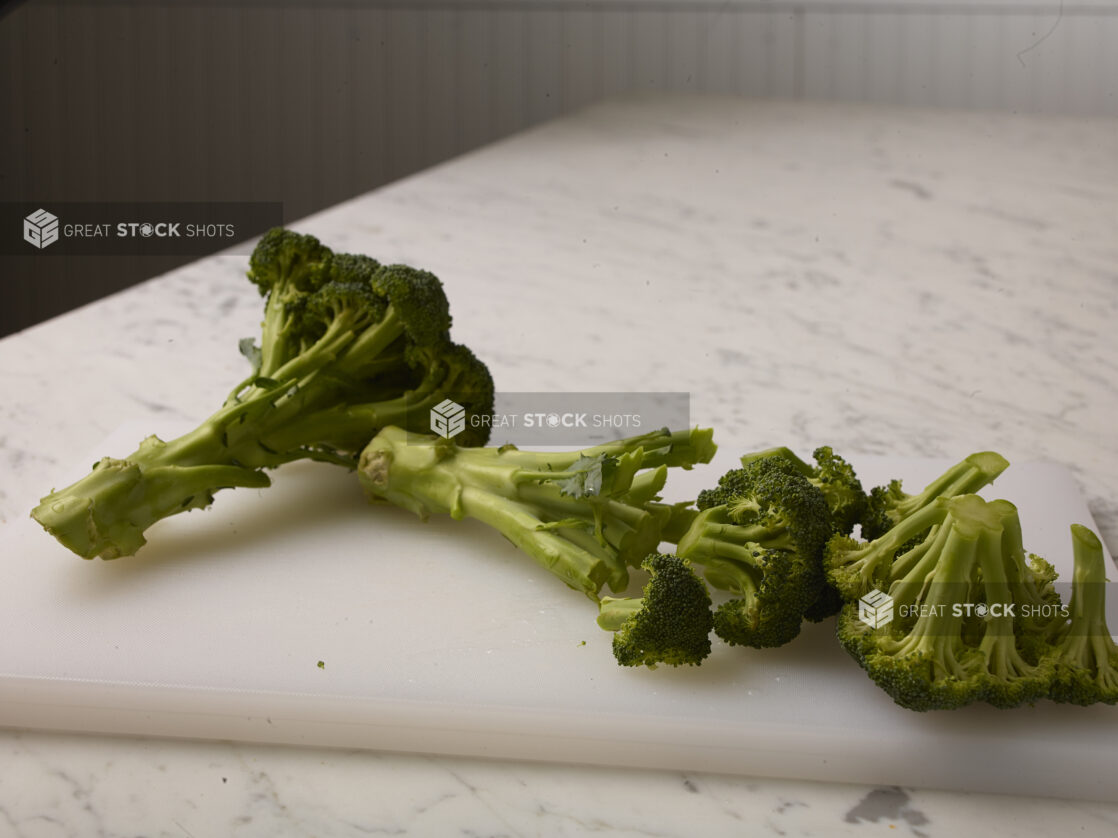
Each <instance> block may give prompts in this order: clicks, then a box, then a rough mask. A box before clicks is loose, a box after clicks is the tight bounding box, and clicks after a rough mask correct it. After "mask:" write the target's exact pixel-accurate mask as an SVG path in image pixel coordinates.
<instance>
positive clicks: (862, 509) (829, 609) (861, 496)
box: [741, 446, 868, 623]
mask: <svg viewBox="0 0 1118 838" xmlns="http://www.w3.org/2000/svg"><path fill="white" fill-rule="evenodd" d="M812 456H813V457H814V458H815V465H814V466H811V465H808V464H807V463H805V462H804V461H803V460H801V459H800V458H799V457H797V456H796V455H795V454H794V453H793V452H792V451H791V449H789V448H786V447H784V446H781V447H779V448H769V449H767V450H765V451H758V452H757V453H755V454H746V455H745V456H744V457H742V458H741V461H742V464H743V465H748V464H749V463H751V462H754V461H756V460H760V459H764V458H766V457H779V458H782V459H783V460H786V461H787V462H788V463H789V464H790V465H791V466H793V467H794V468H795V469H796V471H798V472H799V473H800V474H802V475H803V476H804V477H806V478H807V479H808V482H809V483H811V484H812V485H813V486H816V487H818V488H819V490H820V491H821V492H823V497H824V498H825V499H826V501H827V508H828V509H829V510H830V513H831V526H832V527H833V528H834V531H835V532H837V533H840V534H842V535H849V534H850V533H851V532H852V531H853V530H854V525H855V524H858V523H860V522H861V520H862V519H863V518H864V517H865V514H866V509H867V504H868V497H867V496H866V493H865V490H863V489H862V481H860V480H859V479H858V475H857V474H855V473H854V468H853V467H852V466H851V465H850V464H849V463H847V462H846V460H844V459H843V458H842V457H840V456H838V455H837V454H835V452H834V451H833V450H832V449H831V448H830V447H829V446H821V447H819V448H816V449H815V451H814V452H812ZM842 603H843V600H842V596H841V594H839V592H838V591H837V590H836V589H835V587H834V586H833V585H832V584H831V583H830V582H829V581H824V583H823V586H822V587H821V588H820V590H819V595H818V596H817V597H816V598H815V601H814V602H813V603H812V604H811V605H810V606H809V607H808V609H807V610H806V611H805V612H804V619H806V620H810V621H811V622H813V623H818V622H820V621H822V620H825V619H827V618H828V617H832V616H834V615H835V614H837V613H838V612H839V609H840V608H842Z"/></svg>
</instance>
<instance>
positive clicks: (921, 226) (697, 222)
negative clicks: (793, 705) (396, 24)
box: [0, 98, 1118, 836]
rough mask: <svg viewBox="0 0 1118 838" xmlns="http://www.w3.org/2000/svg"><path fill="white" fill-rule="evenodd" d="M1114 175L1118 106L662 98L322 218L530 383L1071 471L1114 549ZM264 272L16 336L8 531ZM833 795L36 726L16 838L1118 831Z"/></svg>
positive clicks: (225, 341) (846, 447) (2, 785)
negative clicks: (1019, 111)
mask: <svg viewBox="0 0 1118 838" xmlns="http://www.w3.org/2000/svg"><path fill="white" fill-rule="evenodd" d="M1071 149H1074V150H1075V153H1071V152H1070V150H1071ZM1116 184H1118V130H1116V125H1115V123H1114V122H1113V121H1112V120H1111V121H1105V120H1087V119H1039V118H1035V117H1026V116H1017V115H1008V114H1002V115H995V114H985V113H975V112H967V113H956V112H948V111H924V110H897V109H883V108H872V107H848V106H835V105H805V104H791V103H782V102H743V101H739V100H735V99H725V98H694V99H647V100H644V99H637V100H628V101H623V102H616V103H611V104H606V105H602V106H598V107H595V108H592V109H590V110H587V111H585V112H583V113H581V114H578V115H575V116H573V117H570V118H567V119H564V120H561V121H559V122H556V123H552V124H549V125H546V126H543V127H542V128H539V129H536V130H533V131H529V132H527V133H525V134H522V135H518V136H516V137H513V138H511V139H509V140H506V141H503V142H500V143H497V144H494V145H492V146H490V147H487V148H485V149H482V150H480V151H477V152H474V153H471V154H468V155H466V156H464V157H462V158H459V159H457V160H454V161H451V162H449V163H447V164H444V165H442V166H439V167H436V168H434V169H432V170H430V171H428V172H425V173H422V174H420V175H418V176H415V177H412V178H408V179H406V180H403V181H400V182H398V183H396V184H394V185H392V186H389V187H387V188H385V189H382V190H379V191H377V192H374V193H370V194H369V195H364V196H361V197H358V198H356V199H354V200H352V201H349V202H346V203H344V204H341V205H339V206H336V207H334V208H331V209H330V210H327V211H325V212H323V213H320V214H318V215H316V216H313V217H311V218H308V219H305V220H303V221H301V222H299V223H298V224H297V225H296V226H297V227H298V228H299V229H301V230H304V231H307V232H312V233H315V234H316V235H318V236H320V237H321V238H322V239H323V240H324V241H325V242H327V243H328V244H329V245H330V246H332V247H334V248H335V249H337V250H347V249H352V250H355V251H359V252H365V253H369V254H371V255H374V256H376V257H377V258H379V259H381V260H382V261H389V262H407V263H411V264H415V265H417V266H421V267H424V268H427V269H430V270H433V271H434V272H435V273H437V274H438V275H439V276H441V277H442V278H443V279H444V281H445V282H446V286H447V293H448V295H449V296H450V298H451V303H452V309H453V311H454V312H455V317H456V323H455V327H454V335H455V337H456V338H457V339H458V340H461V341H462V342H464V343H467V344H469V345H470V346H472V347H473V348H474V349H475V350H476V351H477V352H478V354H479V355H481V356H482V357H484V358H485V359H486V360H487V361H488V362H489V364H490V366H491V368H492V370H493V372H494V375H495V377H496V378H497V381H498V383H499V386H501V387H502V388H503V389H505V390H509V391H517V390H541V389H553V390H563V389H569V390H588V389H601V390H622V391H625V390H649V389H663V390H684V391H688V392H690V393H691V394H692V419H693V421H695V422H697V423H702V424H710V425H714V426H715V427H716V428H718V429H719V435H720V438H721V439H722V440H724V441H732V442H733V444H736V445H740V446H741V447H743V448H750V447H763V446H767V445H772V444H778V443H784V444H788V445H791V446H793V447H795V448H798V449H802V450H810V449H811V447H813V446H814V445H817V444H822V443H829V444H832V445H834V446H835V447H836V448H837V449H838V450H840V451H843V452H846V453H848V455H849V456H850V457H851V459H855V460H856V457H857V455H858V454H859V453H866V454H874V453H892V454H900V455H926V456H938V457H950V456H961V455H963V454H965V453H967V452H969V451H972V450H977V449H980V448H987V447H989V448H996V449H997V450H999V451H1001V452H1003V453H1004V454H1005V455H1006V456H1007V457H1008V458H1009V459H1010V460H1011V461H1012V460H1027V459H1051V460H1055V461H1058V462H1061V463H1064V464H1066V465H1068V466H1069V467H1070V468H1071V469H1072V471H1073V473H1074V475H1075V477H1076V479H1077V481H1078V482H1079V485H1080V488H1081V489H1082V491H1083V493H1084V495H1085V496H1086V497H1087V499H1088V503H1089V505H1090V508H1091V510H1092V513H1093V514H1094V515H1095V517H1096V520H1097V523H1098V525H1099V528H1100V530H1101V533H1102V535H1103V538H1104V540H1105V541H1106V542H1107V544H1108V546H1109V547H1110V549H1111V551H1112V552H1114V551H1115V548H1118V469H1116V468H1115V466H1116V465H1118V435H1115V433H1114V431H1113V424H1114V423H1113V417H1114V416H1116V415H1118V330H1115V328H1114V323H1115V322H1118V272H1116V269H1115V265H1118V244H1116V241H1118V240H1116V238H1115V236H1114V223H1115V216H1114V208H1115V206H1116V205H1118V204H1116V202H1118V186H1116ZM244 269H245V260H244V257H243V256H224V255H223V256H215V257H212V258H209V259H205V260H202V261H200V262H198V263H195V264H193V265H190V266H188V267H185V268H183V269H180V270H178V271H175V272H173V273H171V274H168V275H165V276H162V277H158V278H156V279H153V280H151V281H149V282H147V283H144V284H142V285H140V286H137V287H136V288H134V289H131V290H129V291H127V292H124V293H122V294H118V295H115V296H113V297H111V298H108V299H106V300H103V301H100V302H97V303H94V304H92V305H90V306H87V307H85V308H83V309H81V310H78V311H76V312H72V313H70V314H67V315H64V316H62V317H60V318H57V319H55V320H53V321H50V322H48V323H45V324H42V325H39V326H36V327H34V328H32V329H29V330H27V331H25V332H23V333H20V334H19V335H16V336H12V337H10V338H7V339H5V340H3V341H0V384H3V388H4V394H5V397H4V399H3V400H0V525H3V523H4V522H6V521H9V520H12V519H13V518H14V517H15V516H24V515H26V514H27V510H28V508H29V505H30V502H31V501H33V500H34V498H35V497H37V496H38V495H39V494H42V493H43V492H45V491H46V490H47V489H49V488H50V485H51V484H52V482H54V481H57V480H59V479H60V477H61V475H62V473H63V472H64V470H65V469H66V468H67V466H68V464H69V463H70V462H71V461H72V460H73V458H74V457H76V456H79V455H81V454H84V453H85V452H86V451H87V450H89V449H90V448H91V447H92V446H93V445H94V444H95V443H97V442H98V440H100V439H102V438H103V437H105V436H106V435H107V434H108V433H109V432H110V431H112V430H113V429H114V428H116V427H118V426H119V425H120V424H121V423H123V422H125V421H131V420H135V419H145V418H149V419H150V420H151V422H152V426H153V430H158V427H159V426H160V422H181V421H183V420H192V419H197V418H200V411H199V405H203V406H204V405H214V406H216V405H217V404H219V403H220V401H221V400H222V399H223V398H224V396H225V395H226V391H227V390H228V388H229V387H230V386H232V384H233V383H235V382H236V381H237V380H239V379H240V378H241V376H242V375H243V374H244V363H245V362H244V360H243V359H242V358H241V357H240V356H239V355H238V354H237V352H236V344H237V339H238V338H240V337H242V336H245V335H252V334H255V333H256V332H257V330H258V323H259V319H260V298H259V296H258V295H257V293H256V291H255V289H254V288H253V287H252V286H251V285H250V284H249V283H247V282H245V281H244V280H243V279H242V274H243V271H244ZM6 281H10V278H7V279H6ZM557 358H558V359H561V362H557V361H556V359H557ZM59 382H64V386H62V385H60V383H59ZM106 453H110V452H106ZM5 642H10V639H8V640H7V641H5ZM834 779H835V781H836V783H835V784H819V783H804V782H795V781H786V780H762V779H747V778H740V777H721V776H713V775H698V774H679V773H673V772H651V771H648V772H644V771H632V770H624V771H623V770H611V769H604V768H584V767H574V766H548V765H537V764H530V763H511V762H497V761H493V762H486V761H480V760H468V759H457V758H453V759H452V758H438V757H422V756H400V755H390V754H379V753H366V752H344V751H326V750H321V749H296V748H273V747H263V746H250V745H232V744H212V743H198V742H168V741H158V740H143V739H128V738H112V737H94V736H66V735H62V734H39V733H33V732H14V731H9V732H4V733H0V835H13V836H46V835H75V836H124V835H137V834H142V835H169V836H183V835H186V836H203V835H207V836H208V835H244V836H252V835H280V834H295V835H323V836H326V835H330V836H333V835H339V836H350V835H380V834H384V835H397V834H416V835H435V834H437V835H445V834H454V832H455V831H457V832H459V833H460V834H463V835H491V836H504V835H516V836H519V835H570V834H582V833H585V832H595V833H602V834H609V835H656V836H674V835H680V836H684V835H686V836H692V835H695V834H727V835H730V834H759V835H766V834H771V835H828V836H829V835H848V834H849V835H862V834H870V833H873V832H874V831H881V830H883V829H888V830H889V832H890V833H891V834H897V835H914V836H935V835H957V834H975V833H976V832H977V831H978V830H979V829H980V830H981V833H982V834H986V835H1002V834H1004V835H1048V834H1063V833H1067V832H1072V831H1074V832H1076V833H1077V834H1084V835H1091V834H1097V835H1104V834H1113V833H1114V831H1115V829H1116V828H1118V806H1115V805H1112V804H1103V803H1082V802H1076V803H1070V802H1061V801H1055V800H1043V799H1032V798H1030V799H1026V798H998V797H994V796H986V795H966V794H948V793H942V792H933V791H925V790H917V789H899V788H891V787H882V788H867V787H861V786H849V785H841V784H840V783H841V780H842V778H841V777H835V778H834ZM696 825H699V828H698V830H697V829H696Z"/></svg>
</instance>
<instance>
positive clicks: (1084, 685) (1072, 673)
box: [1049, 524, 1118, 705]
mask: <svg viewBox="0 0 1118 838" xmlns="http://www.w3.org/2000/svg"><path fill="white" fill-rule="evenodd" d="M1071 540H1072V555H1073V556H1074V558H1075V575H1074V577H1073V579H1072V593H1071V602H1070V603H1069V606H1068V611H1069V612H1070V620H1069V621H1067V622H1066V623H1065V624H1063V625H1061V626H1060V627H1059V629H1058V630H1057V631H1056V632H1055V654H1056V672H1055V675H1054V676H1053V680H1052V688H1051V691H1050V694H1049V697H1050V698H1051V699H1052V700H1053V701H1058V702H1062V703H1067V704H1080V705H1087V704H1094V703H1096V702H1103V703H1105V704H1116V703H1118V646H1116V645H1115V643H1114V638H1113V637H1112V636H1111V634H1110V629H1109V628H1107V625H1106V583H1107V579H1106V559H1105V557H1104V556H1103V552H1102V542H1100V541H1099V538H1098V536H1096V535H1095V534H1094V533H1093V532H1091V531H1090V530H1089V529H1087V528H1086V527H1084V526H1082V525H1080V524H1073V525H1072V527H1071Z"/></svg>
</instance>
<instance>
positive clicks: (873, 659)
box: [838, 494, 1052, 711]
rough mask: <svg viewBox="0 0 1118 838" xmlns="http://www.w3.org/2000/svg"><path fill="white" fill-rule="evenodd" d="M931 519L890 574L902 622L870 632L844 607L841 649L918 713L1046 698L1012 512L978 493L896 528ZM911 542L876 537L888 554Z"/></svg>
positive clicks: (1046, 663) (893, 535)
mask: <svg viewBox="0 0 1118 838" xmlns="http://www.w3.org/2000/svg"><path fill="white" fill-rule="evenodd" d="M917 519H921V520H919V521H918V520H917ZM929 521H930V522H932V525H931V526H926V527H925V535H924V537H923V540H921V541H919V542H918V543H917V544H915V545H914V546H912V547H910V548H909V549H908V550H906V551H905V552H904V553H902V554H901V556H900V557H898V558H897V560H896V561H895V562H894V564H893V566H892V567H891V568H889V570H888V572H886V573H885V574H884V580H885V581H884V585H885V587H886V588H887V590H888V593H889V594H890V596H891V597H892V598H893V608H894V613H895V615H896V616H895V617H894V618H893V620H892V621H891V622H889V623H887V624H886V625H883V626H878V627H876V628H875V627H871V626H869V625H868V624H867V623H866V622H864V621H863V620H862V619H861V617H860V615H859V609H858V604H857V603H856V602H853V601H851V602H848V603H847V605H845V606H844V608H843V610H842V612H841V613H840V615H839V621H838V637H839V641H840V643H841V644H842V646H843V647H844V648H845V649H846V650H847V651H848V652H849V653H850V654H851V655H852V656H853V657H854V659H855V660H857V661H858V662H859V664H861V666H862V667H863V668H864V669H865V670H866V671H867V673H868V674H869V675H870V677H871V678H872V679H873V680H874V682H875V683H877V684H878V686H880V687H881V688H882V689H884V690H885V691H886V692H887V693H888V694H889V695H890V696H892V698H893V699H894V701H896V702H897V703H898V704H900V705H901V706H903V707H907V708H909V709H912V710H921V711H922V710H934V709H952V708H956V707H961V706H963V705H966V704H970V703H972V702H976V701H985V702H987V703H989V704H992V705H994V706H996V707H1002V708H1007V707H1016V706H1019V705H1020V704H1023V703H1029V702H1033V701H1036V700H1037V699H1039V698H1042V697H1044V696H1045V695H1046V694H1047V691H1048V687H1049V684H1050V681H1051V675H1052V663H1051V655H1050V654H1049V652H1048V649H1047V647H1046V645H1045V643H1044V638H1045V636H1046V632H1045V631H1044V630H1043V629H1037V628H1035V627H1029V626H1028V625H1026V624H1025V623H1023V622H1021V621H1019V620H1018V619H1017V617H1018V614H1019V612H1020V610H1021V603H1020V602H1019V601H1018V598H1019V597H1021V595H1022V591H1023V590H1024V588H1022V587H1021V586H1020V585H1019V584H1018V580H1021V579H1023V578H1024V577H1025V576H1026V575H1027V574H1028V573H1029V569H1028V567H1027V566H1025V565H1023V564H1022V563H1020V560H1021V557H1020V556H1018V555H1016V554H1014V553H1013V552H1012V551H1011V550H1007V549H1006V548H1007V545H1012V543H1013V540H1014V534H1015V533H1016V532H1017V531H1019V524H1018V522H1017V509H1016V507H1014V506H1013V504H1011V503H1009V502H1008V501H1004V500H997V501H991V502H987V501H985V500H983V499H982V498H981V497H979V496H978V495H973V494H968V495H959V496H955V497H941V498H939V499H937V500H935V501H934V502H932V503H931V504H930V505H928V506H925V507H924V508H922V509H921V510H920V511H919V512H917V513H915V514H914V515H912V516H910V517H909V518H908V519H905V521H902V522H901V524H899V525H898V527H895V528H894V530H898V529H901V530H903V529H904V528H905V527H906V525H907V526H909V527H917V526H918V525H920V524H927V523H928V522H929ZM1007 532H1008V533H1009V537H1008V538H1007V536H1006V533H1007ZM907 535H908V533H907V532H904V531H902V532H899V533H897V532H894V531H893V530H891V531H890V532H889V533H887V534H886V536H884V537H883V538H882V539H879V541H886V542H887V544H886V547H885V549H884V550H883V551H882V552H884V553H885V554H886V555H888V554H889V550H890V549H891V548H892V546H893V544H894V543H897V542H904V541H907V538H906V536H907ZM874 544H877V542H874ZM871 546H872V545H871ZM912 615H916V616H915V617H913V616H912Z"/></svg>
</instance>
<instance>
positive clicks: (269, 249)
mask: <svg viewBox="0 0 1118 838" xmlns="http://www.w3.org/2000/svg"><path fill="white" fill-rule="evenodd" d="M248 276H249V279H250V280H251V281H252V282H253V283H255V284H256V285H257V286H258V287H259V290H260V293H261V294H262V295H264V296H265V298H266V301H265V306H264V321H263V324H262V335H261V341H260V345H259V346H256V345H254V344H253V342H252V341H251V340H249V339H246V340H243V341H241V351H242V352H243V353H244V354H245V355H247V356H248V357H249V358H250V360H251V361H252V362H253V365H254V370H253V372H252V374H251V375H250V376H249V377H248V378H246V379H245V380H244V381H242V382H241V383H240V384H238V385H237V386H236V387H235V388H234V389H233V391H232V393H231V394H230V395H229V398H228V399H227V400H226V401H225V403H224V405H223V406H222V407H221V408H220V409H219V410H218V411H217V412H216V413H214V414H213V415H212V416H210V417H209V418H208V419H206V420H205V421H204V422H202V424H201V425H199V426H198V428H196V429H195V430H193V431H191V432H189V433H187V434H186V435H184V436H182V437H179V438H178V439H175V440H172V441H170V442H164V441H163V440H160V439H158V438H157V437H154V436H151V437H148V438H147V439H145V440H144V441H143V442H142V443H141V444H140V446H139V448H138V449H137V450H136V451H135V452H133V453H132V454H130V455H129V456H127V457H125V458H124V459H112V458H104V459H102V460H100V461H99V462H98V463H96V464H95V465H94V466H93V470H92V472H91V473H89V474H88V475H86V476H85V477H83V478H82V479H80V480H79V481H77V482H76V483H74V484H73V485H71V486H69V487H67V488H65V489H61V490H59V491H52V492H51V493H50V494H49V495H47V496H46V497H44V498H43V499H42V501H41V502H40V504H39V505H38V506H37V507H36V508H35V509H34V510H33V511H32V513H31V514H32V516H33V517H34V518H35V519H36V520H37V521H38V522H39V523H40V524H42V525H43V527H45V528H46V530H47V531H48V532H50V533H51V534H52V535H54V536H55V537H56V538H57V539H58V540H59V541H61V542H62V543H63V544H64V545H65V546H66V547H68V548H69V549H71V550H72V551H73V552H75V553H77V554H78V555H80V556H83V557H85V558H93V557H95V556H101V557H102V558H106V559H109V558H116V557H118V556H128V555H132V554H134V553H135V552H136V551H137V550H138V549H140V547H142V546H143V545H144V543H145V538H144V531H145V530H146V529H147V528H148V527H149V526H151V525H152V524H153V523H155V522H156V521H158V520H160V519H162V518H166V517H168V516H170V515H174V514H175V513H178V512H183V511H186V510H189V509H198V508H203V507H206V506H208V505H209V504H210V503H212V502H213V495H214V492H216V491H218V490H219V489H223V488H229V487H235V486H246V487H253V488H263V487H265V486H268V485H269V484H270V480H269V478H268V476H267V474H265V473H264V469H271V468H275V467H277V466H279V465H282V464H283V463H288V462H291V461H293V460H298V459H311V460H320V461H324V462H330V463H337V464H339V465H343V466H347V467H350V468H354V467H356V458H357V454H358V452H360V450H361V448H362V447H363V446H364V445H365V444H366V443H367V442H368V441H369V440H370V439H371V438H372V437H373V436H374V435H375V434H376V433H377V432H378V431H379V430H380V429H381V428H383V427H385V426H387V425H399V426H402V427H405V428H412V429H415V430H421V429H424V430H425V429H427V427H428V426H427V424H426V423H427V422H428V416H429V413H428V412H429V410H430V408H432V407H434V406H435V405H437V404H439V403H440V402H442V401H443V400H444V399H447V398H450V399H453V400H454V401H456V402H457V403H459V404H460V405H462V406H463V407H465V408H466V409H467V410H468V411H470V412H471V413H483V414H486V413H491V412H492V404H493V382H492V379H491V378H490V376H489V371H488V369H487V368H486V366H485V365H484V364H483V363H482V362H481V361H479V360H478V359H477V358H476V357H475V356H474V355H473V353H472V352H470V350H469V349H467V348H466V347H463V346H459V345H456V344H454V343H452V342H451V341H450V339H449V329H450V312H449V307H448V305H447V301H446V297H445V295H444V294H443V290H442V286H441V284H440V283H439V281H438V279H436V278H435V277H434V276H433V275H431V274H429V273H426V272H423V271H419V270H415V269H413V268H408V267H404V266H400V265H391V266H384V265H380V264H379V263H378V262H376V261H375V260H373V259H371V258H369V257H366V256H356V255H346V254H334V253H332V252H331V251H330V250H329V249H328V248H327V247H325V246H324V245H322V244H321V243H320V242H319V241H318V240H317V239H315V238H313V237H312V236H307V235H300V234H298V233H294V232H291V231H289V230H284V229H275V230H271V231H269V232H268V233H266V234H265V235H264V236H263V237H262V238H261V240H260V242H259V243H258V244H257V246H256V249H255V250H254V252H253V254H252V256H251V258H250V270H249V274H248ZM486 439H487V430H486V429H485V427H484V425H482V426H481V427H480V428H478V429H475V428H474V427H467V429H466V430H465V431H463V433H462V434H460V435H459V441H460V443H462V444H466V445H481V444H484V443H485V441H486Z"/></svg>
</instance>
